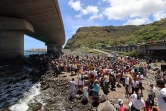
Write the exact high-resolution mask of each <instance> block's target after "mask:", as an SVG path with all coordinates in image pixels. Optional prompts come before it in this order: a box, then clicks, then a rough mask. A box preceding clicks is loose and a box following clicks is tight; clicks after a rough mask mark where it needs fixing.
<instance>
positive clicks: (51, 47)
mask: <svg viewBox="0 0 166 111" xmlns="http://www.w3.org/2000/svg"><path fill="white" fill-rule="evenodd" d="M46 45H47V53H48V54H50V53H53V54H55V53H57V52H59V49H58V46H57V44H56V43H46Z"/></svg>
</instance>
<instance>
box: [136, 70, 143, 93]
mask: <svg viewBox="0 0 166 111" xmlns="http://www.w3.org/2000/svg"><path fill="white" fill-rule="evenodd" d="M137 79H138V82H139V89H140V90H141V95H143V93H142V89H143V87H142V81H143V75H141V74H140V72H138V75H137Z"/></svg>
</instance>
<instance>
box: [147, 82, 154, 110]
mask: <svg viewBox="0 0 166 111" xmlns="http://www.w3.org/2000/svg"><path fill="white" fill-rule="evenodd" d="M149 91H150V94H149V95H148V100H149V105H150V106H151V108H152V106H154V98H155V93H156V88H155V87H154V85H153V84H150V90H149Z"/></svg>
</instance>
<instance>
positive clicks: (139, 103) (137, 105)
mask: <svg viewBox="0 0 166 111" xmlns="http://www.w3.org/2000/svg"><path fill="white" fill-rule="evenodd" d="M142 108H143V111H146V107H145V101H144V100H143V99H142V98H141V97H140V95H137V98H136V99H133V100H132V105H131V111H141V109H142Z"/></svg>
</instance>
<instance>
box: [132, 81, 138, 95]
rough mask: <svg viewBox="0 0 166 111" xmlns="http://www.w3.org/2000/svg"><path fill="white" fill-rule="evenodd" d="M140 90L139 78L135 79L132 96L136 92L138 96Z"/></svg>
mask: <svg viewBox="0 0 166 111" xmlns="http://www.w3.org/2000/svg"><path fill="white" fill-rule="evenodd" d="M138 88H139V82H138V81H137V78H134V79H133V85H132V94H133V93H134V92H135V93H136V94H138Z"/></svg>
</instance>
